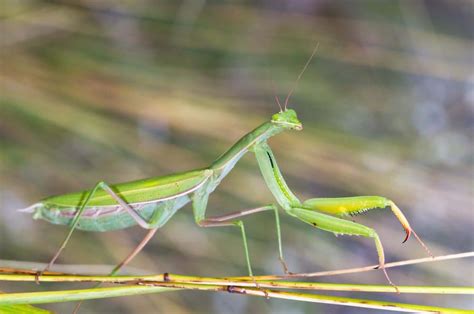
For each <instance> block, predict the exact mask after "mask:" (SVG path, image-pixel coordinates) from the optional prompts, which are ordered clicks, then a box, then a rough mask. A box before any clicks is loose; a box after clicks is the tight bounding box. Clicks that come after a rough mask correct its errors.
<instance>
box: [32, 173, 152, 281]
mask: <svg viewBox="0 0 474 314" xmlns="http://www.w3.org/2000/svg"><path fill="white" fill-rule="evenodd" d="M99 189H103V190H104V191H106V192H107V193H109V194H110V196H111V197H112V198H114V199H115V200H116V201H117V203H118V204H119V205H121V206H122V207H123V208H125V210H126V211H127V212H128V213H129V214H130V216H132V218H133V219H134V220H135V221H136V222H137V223H138V224H139V225H140V226H141V227H143V228H146V229H151V228H153V222H150V223H149V222H147V221H146V220H145V219H143V218H142V217H141V216H140V214H139V213H138V212H137V211H136V210H135V209H133V208H132V207H131V206H130V205H129V204H127V203H126V202H125V201H124V200H123V199H122V198H120V196H118V195H117V194H116V193H115V192H114V191H113V190H112V189H111V188H110V186H108V185H107V183H105V182H103V181H101V182H99V183H97V184H96V185H95V187H94V188H93V189H92V190H91V191H90V192H89V194H88V195H87V197H86V199H85V201H84V202H83V203H82V205H81V206H80V208H79V210H78V211H77V213H76V214H75V216H74V218H73V220H72V222H71V227H70V229H69V232H68V234H67V236H66V238H65V239H64V241H63V242H62V244H61V246H60V247H59V249H58V251H57V252H56V253H55V254H54V256H53V258H52V259H51V261H50V262H49V263H48V265H47V266H46V267H45V268H44V269H43V270H42V271H41V272H38V274H37V278H38V277H39V276H41V274H42V273H43V272H45V271H48V270H49V269H50V268H51V266H53V264H54V262H55V261H56V260H57V259H58V257H59V255H60V254H61V252H62V250H63V249H64V248H65V247H66V245H67V243H68V242H69V239H70V238H71V236H72V234H73V232H74V230H75V229H76V228H77V226H78V224H79V221H80V219H81V216H82V214H83V213H84V211H85V209H86V208H87V205H88V204H89V202H90V200H91V199H92V197H93V196H94V194H95V193H96V192H97V191H98V190H99ZM152 220H153V218H152ZM137 253H138V252H137ZM135 255H136V254H135ZM135 255H133V256H135ZM133 256H132V258H133Z"/></svg>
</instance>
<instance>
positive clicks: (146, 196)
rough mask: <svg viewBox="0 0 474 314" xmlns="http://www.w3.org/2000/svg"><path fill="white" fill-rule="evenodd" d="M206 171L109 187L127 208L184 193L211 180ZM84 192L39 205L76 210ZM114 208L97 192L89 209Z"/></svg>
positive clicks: (109, 197)
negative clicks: (123, 201)
mask: <svg viewBox="0 0 474 314" xmlns="http://www.w3.org/2000/svg"><path fill="white" fill-rule="evenodd" d="M210 171H211V170H208V169H200V170H194V171H189V172H183V173H178V174H172V175H168V176H163V177H153V178H149V179H144V180H137V181H131V182H126V183H120V184H115V185H111V186H110V187H111V188H112V190H114V192H116V193H117V194H118V195H119V196H120V197H121V198H122V199H123V200H125V201H126V202H127V203H128V204H135V203H144V202H152V201H159V200H160V199H166V198H168V197H173V196H175V195H179V194H181V193H186V191H190V190H192V189H193V188H195V187H197V186H198V185H199V184H200V183H202V182H203V181H204V180H206V179H207V178H208V177H209V176H210ZM90 191H91V190H85V191H81V192H77V193H69V194H63V195H58V196H52V197H48V198H46V199H44V200H42V201H41V203H43V204H44V205H46V206H47V207H59V208H61V207H63V208H64V207H69V208H70V207H77V206H79V205H80V204H81V203H82V202H83V201H84V200H85V198H86V197H87V195H88V194H89V193H90ZM107 205H117V202H116V201H115V200H114V199H113V198H112V197H111V196H110V195H109V194H108V193H107V192H105V191H104V190H101V189H99V190H97V192H96V193H95V194H94V196H93V197H92V199H91V200H90V202H89V203H88V207H93V206H107Z"/></svg>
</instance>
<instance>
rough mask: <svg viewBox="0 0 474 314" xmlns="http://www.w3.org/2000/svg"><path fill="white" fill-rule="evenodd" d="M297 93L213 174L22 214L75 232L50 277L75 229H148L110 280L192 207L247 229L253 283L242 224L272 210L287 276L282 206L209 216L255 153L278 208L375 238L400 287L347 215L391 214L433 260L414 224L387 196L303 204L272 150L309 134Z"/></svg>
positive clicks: (105, 192) (124, 187)
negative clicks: (291, 135)
mask: <svg viewBox="0 0 474 314" xmlns="http://www.w3.org/2000/svg"><path fill="white" fill-rule="evenodd" d="M315 51H316V49H315V50H314V51H313V54H312V55H311V57H310V58H309V60H308V61H307V63H306V65H305V66H304V68H303V70H302V71H301V73H300V74H299V76H298V78H297V80H296V82H297V81H298V80H299V78H300V77H301V75H302V74H303V72H304V71H305V69H306V67H307V66H308V64H309V62H310V61H311V59H312V57H313V56H314V53H315ZM296 82H295V84H296ZM293 90H294V87H293V89H292V90H291V91H290V92H289V93H288V95H287V97H286V100H285V103H284V106H282V105H281V104H280V101H279V100H278V97H275V98H276V101H277V103H278V105H279V107H280V111H279V112H277V113H276V114H274V115H273V116H272V117H271V119H270V120H269V121H267V122H265V123H263V124H261V125H260V126H258V127H257V128H255V129H254V130H252V131H250V132H249V133H247V134H246V135H244V136H243V137H242V138H241V139H239V140H238V141H237V142H236V143H235V144H234V145H233V146H232V147H231V148H230V149H228V150H227V151H226V152H225V153H224V154H222V155H221V156H220V157H219V158H217V159H216V160H215V161H214V162H213V163H212V164H211V165H209V166H208V167H205V168H202V169H196V170H191V171H187V172H182V173H177V174H171V175H167V176H160V177H152V178H149V179H143V180H137V181H133V182H127V183H120V184H113V185H109V184H108V183H106V182H104V181H101V182H99V183H97V184H96V185H95V187H94V188H92V189H90V190H85V191H81V192H77V193H69V194H63V195H58V196H53V197H48V198H45V199H43V200H41V201H40V202H38V203H36V204H34V205H32V206H30V207H28V208H26V209H23V210H22V211H25V212H30V213H33V218H35V219H44V220H46V221H48V222H51V223H53V224H60V225H68V226H70V230H69V233H68V234H67V236H66V238H65V239H64V241H63V242H62V245H61V246H60V248H59V250H58V251H57V252H56V254H55V255H54V257H53V258H52V259H51V261H50V262H49V264H48V266H47V267H46V268H45V269H44V270H43V271H47V270H49V269H50V267H51V266H52V265H53V264H54V262H55V261H56V259H57V258H58V257H59V255H60V253H61V251H62V250H63V249H64V248H65V247H66V244H67V242H68V241H69V239H70V238H71V236H72V234H73V232H74V230H75V229H80V230H86V231H109V230H117V229H124V228H128V227H131V226H134V225H139V226H141V227H142V228H145V229H149V231H148V233H147V234H146V236H145V237H144V239H143V240H142V241H141V243H140V244H139V245H138V246H137V247H136V248H135V249H134V250H133V251H132V252H131V253H130V254H129V255H128V256H127V257H126V258H125V259H124V260H123V261H122V262H121V263H120V264H118V265H117V266H116V267H115V268H114V269H113V271H112V272H111V275H115V274H116V273H117V272H118V271H119V270H120V269H121V268H122V267H123V266H124V265H126V264H127V263H129V262H130V261H131V260H132V259H133V258H134V257H135V256H136V255H137V254H138V253H139V252H140V251H141V250H142V248H143V247H144V246H145V245H146V243H147V242H148V241H149V240H150V239H151V238H152V237H153V235H154V234H155V233H156V231H157V230H158V229H159V228H161V227H163V226H164V225H165V224H166V223H167V222H168V221H169V220H170V219H171V218H172V217H173V215H174V214H175V213H176V212H177V211H178V210H179V209H181V208H183V207H184V206H185V205H186V204H188V203H192V208H193V213H194V218H195V221H196V224H197V225H198V226H200V227H227V226H235V227H238V228H239V229H240V232H241V235H242V240H243V247H244V252H245V259H246V263H247V268H248V273H249V275H250V276H253V271H252V266H251V261H250V255H249V250H248V245H247V236H246V232H245V226H244V223H243V221H242V218H243V217H244V216H248V215H251V214H255V213H259V212H263V211H273V212H274V215H275V222H276V232H277V239H278V248H279V258H280V262H281V264H282V266H283V269H284V271H285V273H289V271H288V267H287V265H286V263H285V260H284V258H283V249H282V243H281V231H280V222H279V214H278V207H277V205H276V204H269V205H265V206H260V207H256V208H251V209H244V210H240V211H236V212H233V213H231V214H226V215H222V216H217V217H210V218H209V217H206V208H207V205H208V198H209V195H210V194H211V193H212V192H213V191H214V190H215V189H216V188H217V186H218V185H219V184H220V183H221V182H222V180H223V179H224V178H225V177H226V176H227V174H228V173H229V172H230V171H231V170H232V169H233V168H234V166H235V165H236V164H237V162H238V161H239V160H240V159H241V158H242V157H243V156H244V155H245V154H246V153H247V152H252V153H254V154H255V158H256V160H257V163H258V166H259V168H260V171H261V174H262V176H263V178H264V181H265V183H266V185H267V187H268V189H269V190H270V192H271V193H272V194H273V196H274V198H275V200H276V203H278V205H279V206H280V207H281V208H283V210H284V211H285V212H286V213H287V214H289V215H290V216H292V217H294V218H297V219H299V220H301V221H303V222H305V223H308V224H310V225H312V226H314V227H315V228H318V229H321V230H325V231H329V232H332V233H334V234H336V235H338V234H343V235H359V236H363V237H367V238H371V239H372V240H373V241H374V242H375V247H376V250H377V253H378V263H379V268H380V269H382V270H383V272H384V274H385V277H386V278H387V280H388V281H389V282H390V284H392V285H393V283H392V281H391V280H390V277H389V276H388V274H387V272H386V270H385V268H384V264H385V258H384V249H383V246H382V243H381V241H380V239H379V236H378V235H377V232H376V231H375V230H374V229H372V228H369V227H367V226H365V225H362V224H358V223H355V222H353V221H349V220H346V219H344V218H343V217H344V216H346V215H355V214H361V213H364V212H365V211H367V210H370V209H373V208H385V207H389V208H390V209H391V210H392V212H393V214H394V215H395V216H396V218H397V219H398V220H399V221H400V223H401V225H402V226H403V228H404V229H405V232H406V238H405V240H404V241H403V242H405V241H406V240H407V239H408V238H409V236H410V234H413V235H414V236H415V237H416V239H417V240H418V241H419V242H420V244H421V245H422V246H423V248H425V250H427V251H428V253H429V254H430V255H431V253H430V252H429V250H428V248H427V247H426V245H425V244H424V243H423V242H422V241H421V239H420V238H419V237H418V236H417V234H416V233H415V232H414V231H413V229H412V228H411V226H410V224H409V223H408V220H407V219H406V218H405V216H404V215H403V213H402V212H401V210H400V209H399V208H398V207H397V205H395V203H394V202H393V201H391V200H389V199H387V198H385V197H381V196H356V197H343V198H312V199H308V200H306V201H303V202H302V201H301V200H299V199H298V198H297V197H296V196H295V194H294V193H293V192H292V191H291V190H290V188H289V187H288V185H287V184H286V182H285V179H284V178H283V176H282V174H281V171H280V169H279V167H278V165H277V162H276V159H275V156H274V154H273V152H272V150H271V148H270V146H269V145H268V144H267V140H268V139H269V138H271V137H273V136H275V135H277V134H280V133H282V132H284V131H290V130H296V131H300V130H302V129H303V126H302V124H301V122H300V121H299V119H298V117H297V114H296V112H295V110H293V109H288V108H287V105H288V100H289V98H290V95H291V94H292V92H293ZM41 273H42V272H41ZM41 273H39V274H38V276H40V275H41Z"/></svg>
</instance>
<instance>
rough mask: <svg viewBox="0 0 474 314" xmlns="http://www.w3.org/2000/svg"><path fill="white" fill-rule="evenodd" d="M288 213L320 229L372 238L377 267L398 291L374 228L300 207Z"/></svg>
mask: <svg viewBox="0 0 474 314" xmlns="http://www.w3.org/2000/svg"><path fill="white" fill-rule="evenodd" d="M288 212H289V214H290V215H292V216H294V217H296V218H298V219H300V220H302V221H304V222H306V223H308V224H310V225H312V226H314V227H316V228H319V229H322V230H325V231H329V232H333V233H334V234H336V235H338V234H346V235H358V236H363V237H367V238H372V239H373V240H374V242H375V247H376V249H377V254H378V258H379V268H380V269H382V270H383V272H384V275H385V277H386V278H387V280H388V282H389V283H390V284H391V285H392V286H394V287H395V289H396V290H397V292H398V289H397V288H396V286H395V285H394V284H393V282H392V280H390V277H389V276H388V274H387V271H386V270H385V266H384V265H385V254H384V250H383V246H382V242H380V238H379V236H378V234H377V232H375V230H374V229H372V228H369V227H367V226H364V225H361V224H358V223H355V222H352V221H349V220H344V219H341V218H337V217H333V216H329V215H326V214H322V213H318V212H315V211H312V210H307V209H302V208H292V209H290V210H289V211H288Z"/></svg>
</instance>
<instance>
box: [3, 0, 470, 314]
mask: <svg viewBox="0 0 474 314" xmlns="http://www.w3.org/2000/svg"><path fill="white" fill-rule="evenodd" d="M1 8H2V12H1V15H2V21H1V34H0V36H1V53H2V55H1V73H0V75H1V76H0V80H1V83H0V88H1V95H0V96H1V101H0V110H1V112H0V145H1V150H0V183H1V189H0V193H1V194H0V197H1V199H0V258H1V259H2V264H3V265H6V264H8V261H28V262H37V263H38V262H47V261H49V259H50V258H51V256H52V255H53V254H54V252H55V251H56V250H57V248H58V246H59V244H60V242H61V241H62V240H63V237H64V236H65V234H66V231H67V229H66V228H65V227H62V226H55V225H50V224H48V223H46V222H44V221H33V220H32V219H31V217H30V216H29V215H27V214H23V213H18V212H16V211H15V210H16V209H18V208H23V207H26V206H28V205H30V204H32V203H34V202H36V201H37V200H39V199H41V198H43V197H46V196H49V195H52V194H62V193H66V192H71V191H76V190H81V189H84V188H89V187H92V186H93V185H94V184H95V183H96V182H97V181H99V180H105V181H107V182H121V181H129V180H134V179H139V178H144V177H149V176H157V175H164V174H168V173H172V172H178V171H185V170H189V169H193V168H197V167H203V166H206V165H208V164H209V163H211V162H212V161H213V160H214V158H216V157H217V156H218V155H220V154H221V153H222V152H223V151H225V150H226V149H227V148H229V147H230V146H231V145H232V144H233V143H234V142H235V141H236V140H237V139H238V138H239V137H240V136H242V135H243V134H245V133H246V132H248V131H250V130H251V129H253V128H254V127H256V126H257V125H258V124H260V123H262V122H264V121H265V120H267V119H269V117H270V116H271V114H273V113H275V112H276V111H277V110H278V107H277V105H276V104H275V101H274V96H275V95H278V96H279V97H280V98H284V97H285V96H286V94H287V93H288V91H289V90H290V88H291V86H292V84H293V83H294V81H295V78H296V76H297V75H298V73H299V71H300V70H301V69H302V67H303V65H304V63H305V62H306V60H307V58H308V57H309V55H310V54H311V51H312V49H313V47H314V46H315V44H316V42H318V43H319V50H318V53H317V55H316V57H315V58H314V60H313V61H312V63H311V65H310V66H309V67H308V69H307V71H306V73H305V74H304V76H303V78H302V79H301V80H300V81H299V83H298V86H297V88H296V91H295V93H294V96H293V97H292V99H291V101H290V103H291V108H294V109H295V110H296V111H297V112H298V114H299V118H300V120H301V121H302V122H303V124H304V127H305V128H304V130H303V131H302V132H289V133H286V134H282V135H279V136H278V137H275V138H272V139H271V140H270V145H271V146H272V147H273V150H274V152H275V155H276V157H277V159H278V162H279V165H280V167H281V168H282V170H283V172H284V175H285V177H286V178H287V181H288V183H289V185H290V186H291V188H292V189H293V191H294V192H295V193H296V194H297V195H298V196H300V197H301V199H306V198H310V197H317V196H326V197H331V196H333V197H337V196H351V195H383V196H387V197H389V198H391V199H393V200H394V201H395V202H396V203H397V204H398V205H399V207H400V208H401V209H402V210H403V211H404V212H405V214H406V216H407V217H408V219H409V220H410V222H411V224H412V226H413V227H414V229H415V230H416V231H417V232H418V234H419V235H420V236H421V237H422V238H423V239H424V240H425V241H426V243H427V244H428V245H429V247H430V248H431V249H432V251H433V252H434V253H435V254H436V255H442V254H448V253H455V252H463V251H471V250H472V249H473V242H474V240H473V225H474V223H473V222H474V217H473V200H474V198H473V174H474V171H473V152H474V149H473V142H472V134H473V128H474V73H473V64H474V62H473V61H474V60H473V48H474V45H473V29H474V28H473V21H474V14H473V2H472V1H468V0H465V1H447V0H445V1H442V0H436V1H420V0H414V1H375V0H364V1H324V0H320V1H310V0H299V1H289V0H288V1H284V0H283V1H258V2H251V1H248V2H246V1H239V2H231V1H226V2H219V1H203V0H199V1H191V0H187V1H161V2H155V1H94V0H83V1H65V2H62V1H34V0H31V1H8V0H7V1H5V2H3V1H2V5H1ZM271 201H272V196H271V194H270V193H269V191H268V190H267V188H266V186H265V184H264V182H263V180H262V178H261V176H260V173H259V170H258V167H257V165H256V162H255V160H254V157H253V156H252V155H251V154H249V155H248V156H246V157H245V158H244V159H243V160H242V161H241V162H240V163H239V164H238V165H237V167H236V168H235V170H234V171H233V172H232V173H231V174H230V175H229V176H228V177H227V178H226V180H225V181H224V182H223V183H222V185H221V186H220V187H219V188H218V189H217V191H216V192H215V193H214V194H212V196H211V198H210V202H209V209H208V213H209V214H210V215H217V214H223V213H226V212H230V211H233V210H236V209H241V208H248V207H252V206H256V205H261V204H267V203H269V202H271ZM273 219H274V218H273V216H272V214H271V213H262V214H258V215H254V216H251V217H248V218H247V219H246V227H247V232H248V235H249V237H250V251H251V258H252V260H253V266H254V269H255V272H256V273H257V274H268V273H281V269H280V266H279V263H278V259H277V256H278V253H277V252H278V249H277V243H276V237H275V229H274V220H273ZM281 220H282V233H283V242H284V243H283V244H284V252H285V256H286V259H287V261H288V263H289V265H290V268H291V269H292V270H293V271H319V270H330V269H338V268H346V267H356V266H363V265H367V264H374V263H376V261H377V256H376V252H375V249H374V245H373V242H372V241H371V240H368V239H365V238H359V237H348V236H341V237H338V238H336V237H335V236H334V235H333V234H330V233H325V232H323V231H320V230H316V229H314V228H312V227H311V226H309V225H306V224H304V223H302V222H299V221H297V220H295V219H293V218H292V217H290V216H286V215H284V214H283V213H282V215H281ZM354 220H356V221H357V222H361V223H364V224H367V225H369V226H373V227H374V228H375V229H376V230H377V231H378V232H379V234H380V236H381V239H382V242H383V243H384V245H385V251H386V256H387V261H396V260H402V259H410V258H417V257H423V256H425V252H424V251H423V250H422V249H421V247H420V246H419V245H418V244H417V243H416V241H415V240H414V239H411V240H410V241H408V243H406V244H404V245H402V244H401V241H402V240H403V237H404V234H403V231H402V229H401V227H400V226H399V224H398V222H397V220H396V219H395V218H394V217H393V215H392V214H391V212H390V211H389V210H388V209H385V210H374V211H371V212H370V213H369V214H367V215H364V216H357V217H355V218H354ZM144 234H145V231H143V230H142V229H140V228H139V227H135V228H130V229H127V230H123V231H116V232H109V233H86V232H81V231H78V232H76V233H75V235H74V236H73V239H72V240H71V242H70V243H69V246H68V247H67V249H66V250H65V251H64V253H63V254H62V255H61V257H60V259H59V263H63V264H97V265H104V264H106V265H113V264H115V263H118V262H119V261H120V260H121V259H122V258H123V257H124V256H125V255H126V254H127V253H128V252H129V251H130V250H131V249H132V248H133V247H134V245H136V244H137V243H138V242H139V241H140V239H141V237H143V235H144ZM17 265H18V263H17ZM33 266H34V265H33ZM131 266H132V267H134V268H132V271H136V272H138V271H145V272H148V273H161V272H171V273H180V274H190V275H203V276H206V275H208V276H230V275H244V274H246V264H245V261H244V255H243V252H242V244H241V239H240V233H239V231H238V230H237V229H232V228H218V229H212V230H210V229H201V228H198V227H197V226H196V225H195V224H194V220H193V217H192V211H191V209H190V207H189V206H187V207H186V208H184V209H182V210H181V211H180V212H179V213H178V214H177V215H176V216H175V217H174V218H173V219H172V220H171V221H170V222H169V223H168V224H167V225H166V226H165V227H164V228H163V229H162V230H160V231H159V232H158V233H157V235H156V236H155V238H154V239H153V240H152V241H151V243H150V244H149V245H148V246H147V247H146V248H145V250H144V251H143V252H142V253H141V254H140V255H139V256H138V257H137V258H136V259H135V260H134V261H133V262H132V263H131ZM73 270H82V271H102V272H103V273H105V272H106V270H107V269H104V268H100V267H99V266H97V267H83V268H81V267H80V266H74V268H73ZM389 272H390V274H391V276H392V279H393V281H394V282H396V283H398V284H406V285H473V268H472V261H470V260H459V261H450V262H439V263H433V264H425V265H420V266H410V267H403V268H397V269H391V270H390V271H389ZM318 280H321V281H327V282H356V283H381V284H385V283H386V282H385V279H384V277H383V274H382V273H381V272H375V271H374V272H371V273H364V274H358V275H350V276H339V277H333V278H320V279H318ZM61 287H64V286H58V285H41V286H37V285H35V284H15V285H14V284H5V283H1V284H0V290H4V291H37V290H42V289H52V288H56V289H59V288H61ZM70 287H77V286H72V285H71V286H70ZM342 295H346V294H342ZM356 296H359V297H366V298H367V297H372V298H380V299H385V300H396V301H400V302H414V303H421V304H432V305H439V306H457V307H466V308H469V307H471V308H472V306H473V303H474V302H473V300H472V298H469V297H461V296H430V295H400V296H397V295H388V296H387V295H377V294H375V295H374V294H372V295H365V294H358V295H356ZM73 306H74V304H72V303H64V304H55V305H48V306H44V307H45V308H48V309H52V310H55V311H58V312H62V313H65V312H69V311H71V309H72V308H73ZM82 310H83V312H84V313H106V312H110V313H112V312H113V313H119V312H120V313H146V312H149V313H151V312H155V313H156V312H161V313H196V312H202V313H207V312H215V313H247V312H250V313H269V312H272V313H278V312H280V313H305V312H308V313H314V312H320V313H365V312H366V310H360V309H352V308H346V307H341V306H328V305H316V304H304V303H297V302H294V301H278V300H265V299H257V298H251V297H243V296H237V295H228V294H217V293H201V292H178V293H169V294H161V295H148V296H136V297H126V298H116V299H107V300H98V301H89V302H85V303H84V304H83V307H82Z"/></svg>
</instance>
